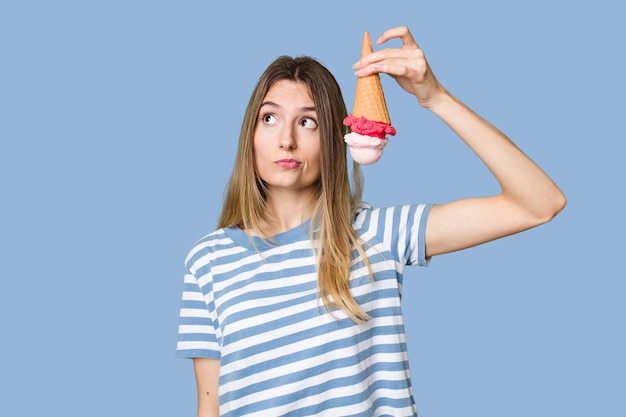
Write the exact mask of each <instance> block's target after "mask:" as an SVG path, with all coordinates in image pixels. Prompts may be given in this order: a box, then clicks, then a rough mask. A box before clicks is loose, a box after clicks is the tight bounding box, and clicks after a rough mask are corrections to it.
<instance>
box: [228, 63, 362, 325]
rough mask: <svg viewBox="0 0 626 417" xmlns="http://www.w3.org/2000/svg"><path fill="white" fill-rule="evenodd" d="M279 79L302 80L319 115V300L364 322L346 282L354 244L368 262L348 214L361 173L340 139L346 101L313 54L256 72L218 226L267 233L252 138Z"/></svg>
mask: <svg viewBox="0 0 626 417" xmlns="http://www.w3.org/2000/svg"><path fill="white" fill-rule="evenodd" d="M279 80H290V81H297V82H303V83H305V84H306V85H307V86H308V87H309V90H310V93H311V96H312V98H313V101H314V103H315V109H316V112H317V117H318V120H317V122H318V126H319V130H320V141H321V149H322V152H321V156H320V159H321V160H320V170H321V173H320V178H319V182H318V184H319V187H318V193H317V199H316V201H315V208H314V212H313V219H314V221H312V222H311V225H312V230H313V225H315V226H316V227H317V229H316V231H315V236H312V238H314V239H315V241H316V242H317V245H316V253H317V270H318V286H319V291H320V295H321V298H322V301H323V302H324V306H325V307H326V309H327V311H329V312H330V313H332V309H333V308H340V309H342V310H343V311H344V312H345V313H346V314H347V315H348V316H349V317H350V318H351V319H352V320H354V321H355V322H357V323H360V322H363V321H365V320H367V319H368V318H369V317H368V315H367V314H366V313H365V312H364V311H363V309H362V308H361V307H360V306H359V305H358V303H357V302H356V301H355V299H354V297H353V295H352V292H351V291H350V285H349V276H350V267H351V263H352V251H353V249H355V248H356V249H357V251H358V252H359V253H360V255H361V257H362V258H363V259H364V261H365V263H366V265H367V266H368V268H369V262H368V261H367V257H366V256H365V252H364V250H363V248H362V244H361V242H360V239H359V237H358V235H357V234H356V232H355V231H354V229H353V228H352V219H353V217H354V215H355V211H356V208H357V205H358V204H359V203H360V202H361V196H362V189H363V177H362V174H361V170H360V168H359V165H358V164H356V163H353V166H352V184H351V183H350V178H349V176H348V167H347V164H348V162H347V158H346V144H345V143H344V141H343V136H344V134H345V133H346V129H347V128H346V127H345V126H344V125H343V119H344V118H345V116H346V115H347V110H346V106H345V103H344V100H343V96H342V94H341V89H340V87H339V85H338V83H337V81H336V80H335V78H334V76H333V75H332V74H331V73H330V71H328V69H326V67H324V66H323V65H322V64H320V63H319V62H318V61H317V60H315V59H314V58H311V57H306V56H301V57H297V58H292V57H288V56H282V57H279V58H277V59H276V60H275V61H274V62H273V63H272V64H270V65H269V67H268V68H267V69H266V70H265V72H264V73H263V74H262V75H261V77H260V78H259V81H258V83H257V85H256V87H255V89H254V91H253V92H252V96H251V97H250V101H249V103H248V107H247V108H246V113H245V116H244V119H243V123H242V126H241V133H240V136H239V147H238V150H237V156H236V160H235V166H234V168H233V172H232V175H231V178H230V181H229V183H228V186H227V189H226V195H225V200H224V207H223V209H222V214H221V216H220V219H219V222H218V227H234V226H239V227H241V228H243V229H251V228H252V229H256V230H259V231H261V233H262V234H264V235H265V233H264V231H263V229H262V227H261V226H260V225H261V223H262V222H263V221H268V220H269V219H268V218H267V213H266V210H265V208H266V205H265V195H266V192H265V187H264V184H263V181H262V180H261V178H260V177H259V176H258V174H257V171H256V168H252V167H254V166H255V163H254V149H253V146H252V140H253V135H254V129H255V126H256V123H257V120H258V113H259V109H260V107H261V104H262V101H263V99H264V98H265V95H266V94H267V92H268V91H269V89H270V88H271V87H272V86H273V85H274V84H275V83H276V82H277V81H279ZM351 185H352V186H351ZM266 237H267V236H266ZM370 276H371V270H370Z"/></svg>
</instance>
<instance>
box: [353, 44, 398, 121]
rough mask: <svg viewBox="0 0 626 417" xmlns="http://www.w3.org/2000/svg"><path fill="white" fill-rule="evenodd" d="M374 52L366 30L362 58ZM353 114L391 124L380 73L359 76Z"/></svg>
mask: <svg viewBox="0 0 626 417" xmlns="http://www.w3.org/2000/svg"><path fill="white" fill-rule="evenodd" d="M372 52H373V49H372V41H371V40H370V35H369V33H368V32H365V34H364V35H363V46H362V48H361V58H363V57H364V56H366V55H369V54H371V53H372ZM352 115H353V116H354V117H365V118H366V119H368V120H373V121H376V122H381V123H386V124H388V125H390V124H391V119H390V118H389V111H388V110H387V103H386V102H385V95H384V93H383V87H382V85H381V83H380V76H379V75H378V73H376V74H372V75H368V76H367V77H358V78H357V82H356V93H355V95H354V109H353V111H352Z"/></svg>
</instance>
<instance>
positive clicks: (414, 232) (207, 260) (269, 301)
mask: <svg viewBox="0 0 626 417" xmlns="http://www.w3.org/2000/svg"><path fill="white" fill-rule="evenodd" d="M429 210H430V206H429V205H407V206H398V207H389V208H384V209H372V208H371V207H369V206H366V205H364V206H363V207H362V208H361V210H360V211H359V212H358V213H357V216H356V219H355V222H354V227H355V229H356V230H357V232H358V233H359V235H360V236H361V238H362V239H363V240H364V241H365V243H366V246H365V248H366V252H367V256H368V258H369V260H370V263H371V266H372V268H373V270H374V280H373V281H372V280H370V279H369V276H368V273H367V268H366V267H365V265H364V263H363V262H362V260H360V259H358V258H357V257H356V256H355V260H354V263H353V268H352V274H351V281H350V285H351V288H352V291H353V294H354V296H355V298H356V300H357V302H358V303H359V305H360V306H361V307H362V308H363V309H364V310H365V311H366V312H367V313H368V314H369V315H370V316H371V319H370V320H368V321H367V322H366V323H365V324H361V325H357V324H355V323H354V322H352V320H350V319H349V318H348V317H347V316H346V315H345V314H344V313H343V312H342V311H339V310H337V311H333V314H332V315H329V314H327V312H326V311H325V309H324V306H323V305H322V302H321V300H320V297H319V294H318V286H317V275H316V271H315V257H314V256H313V247H312V242H311V239H310V236H309V229H310V228H309V223H308V222H305V223H304V224H302V225H301V226H299V227H297V228H294V229H292V230H289V231H286V232H284V233H281V234H279V235H277V236H275V237H274V238H275V242H266V241H264V240H262V239H259V238H252V240H251V239H250V238H249V237H248V236H247V235H246V234H245V233H244V232H243V231H241V230H240V229H238V228H226V229H219V230H217V231H215V232H213V233H211V234H209V235H207V236H205V237H204V238H203V239H201V240H200V241H199V242H198V243H197V244H196V245H195V246H194V248H193V249H192V250H191V251H190V253H189V255H188V257H187V259H186V270H185V277H184V289H183V295H182V302H181V310H180V325H179V335H178V344H177V356H179V357H209V358H216V359H219V360H220V387H219V396H220V413H221V415H222V416H223V417H226V416H244V415H245V416H307V415H317V416H326V415H327V416H334V417H335V416H414V415H416V411H415V405H414V401H413V395H412V388H411V381H410V373H409V366H408V354H407V348H406V340H405V331H404V323H403V319H402V310H401V305H400V298H401V291H402V275H403V271H404V267H405V265H426V264H427V259H426V257H425V248H424V229H425V223H426V218H427V215H428V212H429ZM355 253H356V251H355Z"/></svg>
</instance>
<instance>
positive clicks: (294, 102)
mask: <svg viewBox="0 0 626 417" xmlns="http://www.w3.org/2000/svg"><path fill="white" fill-rule="evenodd" d="M253 146H254V154H255V164H256V169H257V173H258V174H259V176H260V177H261V179H263V181H264V182H265V185H266V188H267V191H268V192H267V195H266V203H267V211H268V214H269V215H270V218H271V219H272V220H273V221H272V223H270V224H263V225H262V226H263V227H265V228H266V230H267V231H268V233H269V234H270V235H274V234H276V233H280V232H282V231H285V230H289V229H291V228H293V227H295V226H297V225H299V224H301V223H302V221H303V220H305V219H307V218H309V217H310V216H311V214H312V202H313V199H314V197H315V194H316V189H317V180H318V178H319V177H320V151H321V149H320V148H321V145H320V135H319V129H318V126H317V113H316V112H315V103H314V102H313V98H312V97H311V94H310V93H309V88H308V86H307V85H306V84H304V83H301V82H294V81H288V80H280V81H278V82H276V84H274V85H273V86H272V88H270V90H269V91H268V92H267V94H266V96H265V99H264V100H263V104H262V105H261V109H260V111H259V121H258V123H257V125H256V128H255V131H254V138H253ZM287 160H288V161H296V162H297V163H296V165H297V166H295V167H291V166H285V165H284V164H283V163H281V161H287ZM248 233H251V234H258V232H257V231H254V230H249V231H248Z"/></svg>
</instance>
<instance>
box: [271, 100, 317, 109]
mask: <svg viewBox="0 0 626 417" xmlns="http://www.w3.org/2000/svg"><path fill="white" fill-rule="evenodd" d="M264 106H270V107H276V108H281V107H282V106H281V105H280V104H278V103H274V102H273V101H264V102H263V103H261V107H264ZM300 111H301V112H308V111H312V112H314V111H316V110H315V106H303V107H300Z"/></svg>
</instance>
